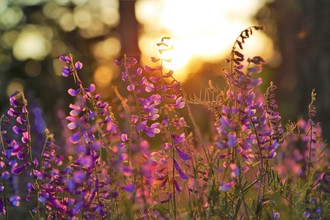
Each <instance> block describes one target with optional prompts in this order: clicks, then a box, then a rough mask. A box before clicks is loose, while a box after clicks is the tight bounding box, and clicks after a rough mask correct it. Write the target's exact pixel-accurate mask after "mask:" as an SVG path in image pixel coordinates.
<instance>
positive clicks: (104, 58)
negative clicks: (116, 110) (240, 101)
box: [0, 0, 276, 94]
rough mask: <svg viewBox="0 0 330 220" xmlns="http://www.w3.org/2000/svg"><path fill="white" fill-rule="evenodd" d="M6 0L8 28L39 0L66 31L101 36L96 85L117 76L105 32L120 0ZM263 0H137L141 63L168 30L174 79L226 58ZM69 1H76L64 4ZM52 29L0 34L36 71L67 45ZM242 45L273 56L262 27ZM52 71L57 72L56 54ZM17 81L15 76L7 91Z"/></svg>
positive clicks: (114, 44)
mask: <svg viewBox="0 0 330 220" xmlns="http://www.w3.org/2000/svg"><path fill="white" fill-rule="evenodd" d="M11 1H12V0H1V1H0V15H1V16H0V25H2V27H5V29H7V30H10V29H11V28H13V27H15V26H16V25H19V24H20V22H21V21H22V20H24V19H25V18H24V16H26V15H24V13H23V10H22V8H21V7H20V6H22V5H23V6H24V4H26V5H33V4H43V7H42V12H43V14H44V15H45V16H46V17H47V18H48V19H53V20H54V21H55V22H56V23H57V24H58V25H59V26H60V27H61V28H62V30H64V31H66V32H68V33H70V32H71V31H73V30H77V31H78V33H79V34H80V35H81V36H82V37H83V38H86V39H93V38H97V37H99V36H105V37H104V38H101V39H102V40H100V41H98V42H96V43H94V44H92V45H91V47H90V50H91V54H93V55H94V56H95V58H96V60H97V62H98V63H97V65H96V67H95V68H94V73H92V74H93V76H94V77H93V79H94V81H95V83H96V84H97V86H99V87H100V88H102V87H103V88H106V87H109V85H110V84H111V81H112V79H114V78H115V77H118V68H117V67H115V66H114V65H113V62H110V60H109V59H112V60H114V59H115V58H117V57H119V56H120V53H121V44H120V36H118V35H116V34H110V35H107V34H106V33H108V30H109V29H112V30H115V28H116V26H118V24H119V22H120V16H119V0H50V1H43V0H15V2H16V5H15V4H12V3H13V2H11ZM125 1H127V0H125ZM266 1H267V0H136V4H135V6H136V8H135V13H136V17H137V20H138V22H139V23H140V25H141V28H140V30H139V40H138V41H139V42H138V44H139V48H140V50H141V53H142V54H141V62H142V65H144V64H150V63H151V62H150V57H157V56H158V55H159V54H158V48H157V46H156V43H158V42H159V41H160V39H161V38H162V37H164V36H168V37H170V38H171V40H170V41H169V42H168V43H169V44H170V45H173V50H172V51H171V52H169V53H168V54H167V56H168V57H170V58H171V59H172V61H171V62H170V63H165V64H164V65H165V66H166V67H167V68H169V69H171V70H174V73H175V77H176V78H177V79H178V80H181V81H184V80H185V79H187V77H188V76H189V77H191V76H192V75H193V74H194V73H196V72H198V71H200V70H201V68H202V64H203V63H204V62H209V63H210V62H211V63H217V62H220V61H221V60H223V59H225V58H227V57H228V56H229V53H230V51H231V48H232V45H233V43H234V42H235V39H236V37H237V36H238V35H239V34H240V32H241V31H242V30H244V29H246V28H247V27H249V26H252V25H259V24H258V23H257V22H256V20H254V18H253V17H254V15H255V14H256V13H257V11H258V10H259V9H260V8H261V7H262V6H263V5H264V4H265V3H266ZM70 4H73V5H75V7H74V8H72V7H71V8H70V7H68V5H70ZM266 28H267V27H266ZM55 35H56V33H55V32H54V30H53V29H52V28H50V27H47V26H42V25H37V24H28V25H25V26H24V27H23V28H22V30H20V31H18V30H16V29H15V28H13V29H12V30H10V31H6V32H4V33H3V34H2V35H1V40H2V41H3V42H4V45H5V46H6V47H11V48H12V51H13V55H14V56H15V58H16V59H17V60H20V61H27V63H26V65H25V70H24V71H25V72H26V74H27V75H28V76H30V77H35V76H37V75H38V74H40V72H41V71H42V70H41V66H40V64H38V61H40V60H42V59H44V58H45V57H47V56H48V55H51V57H58V56H60V55H63V51H68V48H69V46H70V45H65V43H64V42H63V41H61V40H58V39H56V36H55ZM73 36H74V35H73ZM245 48H246V49H245V53H246V54H247V55H248V56H249V55H250V54H251V56H255V55H259V56H262V57H263V58H264V59H265V60H267V61H269V64H270V65H271V64H272V61H274V60H276V59H274V57H276V56H275V55H276V54H275V53H274V51H273V44H272V41H271V40H270V39H269V38H268V37H267V36H266V34H265V33H262V32H258V33H256V34H254V36H253V37H252V38H250V39H249V40H248V42H247V44H246V46H245ZM0 60H1V67H0V68H6V66H9V64H10V62H11V61H10V57H8V56H6V55H5V54H1V51H0ZM273 63H274V62H273ZM116 68H117V69H116ZM0 70H1V69H0ZM54 72H56V73H57V74H59V75H60V74H61V72H60V66H59V64H58V63H57V62H56V61H55V58H54ZM116 72H117V75H116ZM13 82H14V81H13ZM19 83H20V82H19V81H18V84H17V82H16V84H14V85H15V86H14V87H13V88H12V89H10V91H8V94H10V93H11V90H13V89H15V87H17V85H19Z"/></svg>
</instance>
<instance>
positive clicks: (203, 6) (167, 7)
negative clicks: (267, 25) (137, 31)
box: [136, 0, 272, 80]
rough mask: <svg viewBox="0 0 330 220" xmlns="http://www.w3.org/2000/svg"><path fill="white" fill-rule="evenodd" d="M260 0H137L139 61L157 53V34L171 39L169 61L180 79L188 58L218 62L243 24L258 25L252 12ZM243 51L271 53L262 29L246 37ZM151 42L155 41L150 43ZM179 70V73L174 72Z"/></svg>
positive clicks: (187, 67)
mask: <svg viewBox="0 0 330 220" xmlns="http://www.w3.org/2000/svg"><path fill="white" fill-rule="evenodd" d="M262 2H264V1H262V0H249V1H240V0H232V1H225V0H204V1H200V0H180V1H177V0H166V1H165V0H158V1H156V0H155V1H151V0H138V1H137V4H136V15H137V19H138V21H139V22H141V23H142V24H143V27H144V32H142V34H141V35H140V40H139V46H140V49H141V51H142V62H143V63H150V62H149V61H148V59H149V58H148V57H150V56H157V48H156V49H152V48H155V44H156V43H157V42H159V41H160V39H161V37H164V36H170V37H171V38H172V40H173V43H172V44H173V45H174V49H173V51H172V62H173V63H169V64H168V65H167V67H169V68H173V70H174V72H175V73H176V75H175V76H176V77H177V78H178V79H180V80H184V79H185V78H186V77H187V74H189V72H191V71H193V69H192V61H193V60H195V61H196V60H199V62H218V61H220V60H222V59H224V58H226V57H227V56H228V55H229V53H230V51H231V48H232V46H233V43H234V41H235V39H236V37H237V36H238V35H239V34H240V32H241V31H242V30H244V29H245V28H247V27H249V26H252V25H258V24H257V23H256V22H255V21H254V20H253V18H252V17H253V15H254V14H255V13H256V12H257V10H258V9H259V8H260V7H262ZM248 41H250V42H248V43H247V44H246V53H247V54H251V56H255V55H260V56H262V57H264V58H265V59H268V58H270V57H271V54H272V49H271V48H272V43H271V40H270V39H268V38H267V37H266V35H265V34H264V33H262V32H260V33H256V34H254V36H253V37H252V38H250V39H248ZM150 42H155V44H150ZM178 74H180V75H178Z"/></svg>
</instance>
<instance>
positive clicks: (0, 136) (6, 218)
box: [0, 115, 8, 220]
mask: <svg viewBox="0 0 330 220" xmlns="http://www.w3.org/2000/svg"><path fill="white" fill-rule="evenodd" d="M4 117H5V115H1V118H0V142H1V146H2V153H4V152H5V144H4V141H3V137H2V134H3V133H2V120H3V119H4ZM1 155H3V154H1ZM5 165H6V163H5ZM2 186H3V187H4V189H3V192H2V193H3V194H2V195H3V203H4V209H5V212H6V213H5V220H8V210H7V195H6V189H5V179H4V178H2Z"/></svg>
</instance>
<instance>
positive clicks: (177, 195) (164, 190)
mask: <svg viewBox="0 0 330 220" xmlns="http://www.w3.org/2000/svg"><path fill="white" fill-rule="evenodd" d="M262 29H263V28H262V27H259V26H253V27H250V28H248V29H246V30H243V31H242V32H241V34H240V35H239V36H238V38H237V39H236V41H235V43H234V46H233V49H232V51H231V53H230V57H229V58H228V67H227V68H224V69H223V71H222V75H223V77H224V79H225V80H226V82H227V84H226V86H225V87H224V88H219V87H218V86H216V85H214V83H212V82H211V81H209V84H208V87H207V88H206V89H205V91H203V93H202V94H203V95H200V96H196V95H191V94H187V93H186V92H185V90H184V88H183V85H182V84H181V83H180V82H179V81H177V80H176V79H175V74H174V73H173V71H171V70H167V69H166V68H165V67H164V65H163V64H164V63H165V62H170V60H169V59H165V58H162V57H163V56H162V54H164V53H166V52H167V51H168V50H170V49H171V48H170V46H169V45H168V43H167V42H168V40H169V38H167V37H164V38H162V39H161V41H160V42H159V43H158V44H157V47H158V48H159V53H160V56H159V58H158V57H152V58H151V60H152V62H153V63H154V65H153V66H145V67H143V68H140V67H138V65H137V60H136V59H135V58H133V57H126V56H124V57H123V59H121V60H117V61H115V64H116V65H118V66H120V67H121V69H122V80H123V82H124V83H125V84H126V85H125V86H126V90H127V92H128V93H125V94H129V95H127V96H126V95H125V94H123V93H122V92H121V91H120V89H119V88H117V87H115V86H113V90H114V93H115V94H116V96H115V97H114V98H113V99H112V100H111V101H109V102H106V101H104V100H102V98H101V97H100V95H99V94H98V93H96V90H97V89H96V88H95V85H94V84H89V85H86V84H85V83H84V82H82V81H81V79H80V77H79V70H81V69H82V68H83V64H82V63H81V62H80V61H75V60H74V57H73V55H71V54H69V55H64V56H61V57H60V58H59V59H60V60H61V61H63V63H64V65H65V66H64V68H63V70H62V75H63V77H66V78H67V80H73V81H74V83H75V88H69V89H68V94H69V95H70V96H72V97H74V102H73V103H71V104H70V106H69V108H70V112H69V113H68V115H67V116H66V118H65V119H66V128H67V130H63V136H66V137H67V145H69V146H70V147H71V148H74V153H71V154H68V153H66V151H65V149H64V146H59V145H57V144H56V141H55V137H54V135H53V134H52V132H51V130H52V129H51V125H50V127H49V129H44V130H43V131H40V129H38V125H40V123H41V122H40V121H42V119H40V112H39V113H38V111H35V108H36V107H35V106H30V105H29V104H28V102H29V100H28V98H26V97H25V95H24V93H23V92H22V91H16V92H15V93H13V94H12V95H11V97H10V100H9V102H10V106H11V107H10V108H9V109H8V112H7V113H6V114H4V115H2V116H1V124H0V132H1V135H0V144H1V154H0V169H1V183H0V192H1V199H0V215H1V216H2V217H1V218H3V219H6V220H7V219H15V217H14V216H16V215H17V213H19V212H20V213H21V215H22V213H23V214H24V213H25V216H26V218H29V219H327V218H329V217H330V199H329V198H330V165H329V152H328V151H327V147H326V143H325V142H324V140H323V139H322V131H321V127H320V125H319V124H318V123H316V122H315V121H314V117H315V115H316V109H315V106H314V102H315V101H316V93H315V91H311V102H310V105H309V106H306V111H308V115H309V117H308V118H307V119H300V120H299V121H298V122H289V123H288V124H287V125H285V126H284V125H283V124H282V122H281V116H280V113H279V112H278V111H277V108H278V106H277V103H276V99H275V97H276V89H277V87H276V86H275V85H274V84H273V83H272V82H271V83H270V84H269V86H268V88H267V90H266V91H261V89H260V88H259V86H260V84H261V83H262V80H261V78H259V77H258V74H260V73H261V72H262V67H263V65H264V64H265V61H264V60H263V59H262V58H261V57H259V56H255V57H251V58H246V57H245V56H244V52H243V49H244V43H245V41H246V40H248V38H249V37H251V35H252V34H253V33H254V32H255V31H260V30H262ZM192 105H201V106H204V107H205V108H206V109H207V110H208V112H209V114H207V115H199V116H198V117H203V121H204V122H205V123H208V124H209V125H208V127H209V131H208V132H203V131H201V129H200V126H199V125H198V123H197V122H196V118H195V117H196V116H195V114H194V112H193V110H192V108H191V106H192ZM38 114H39V115H38ZM38 118H39V119H38ZM59 123H60V121H59ZM37 139H39V140H40V139H41V140H42V142H43V144H42V143H41V144H40V141H38V140H37Z"/></svg>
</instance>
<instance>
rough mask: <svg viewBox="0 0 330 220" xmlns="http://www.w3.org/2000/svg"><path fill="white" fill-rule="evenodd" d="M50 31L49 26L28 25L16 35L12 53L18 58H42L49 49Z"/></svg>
mask: <svg viewBox="0 0 330 220" xmlns="http://www.w3.org/2000/svg"><path fill="white" fill-rule="evenodd" d="M51 39H52V31H51V30H50V29H49V28H41V27H39V26H33V25H28V26H26V27H25V28H24V29H23V31H22V32H21V33H20V34H19V35H18V38H17V40H16V42H15V45H14V48H13V53H14V56H15V57H16V58H17V59H18V60H27V59H29V58H31V59H35V60H42V59H43V58H44V57H45V56H46V55H48V53H49V52H50V50H51V43H50V40H51Z"/></svg>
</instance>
